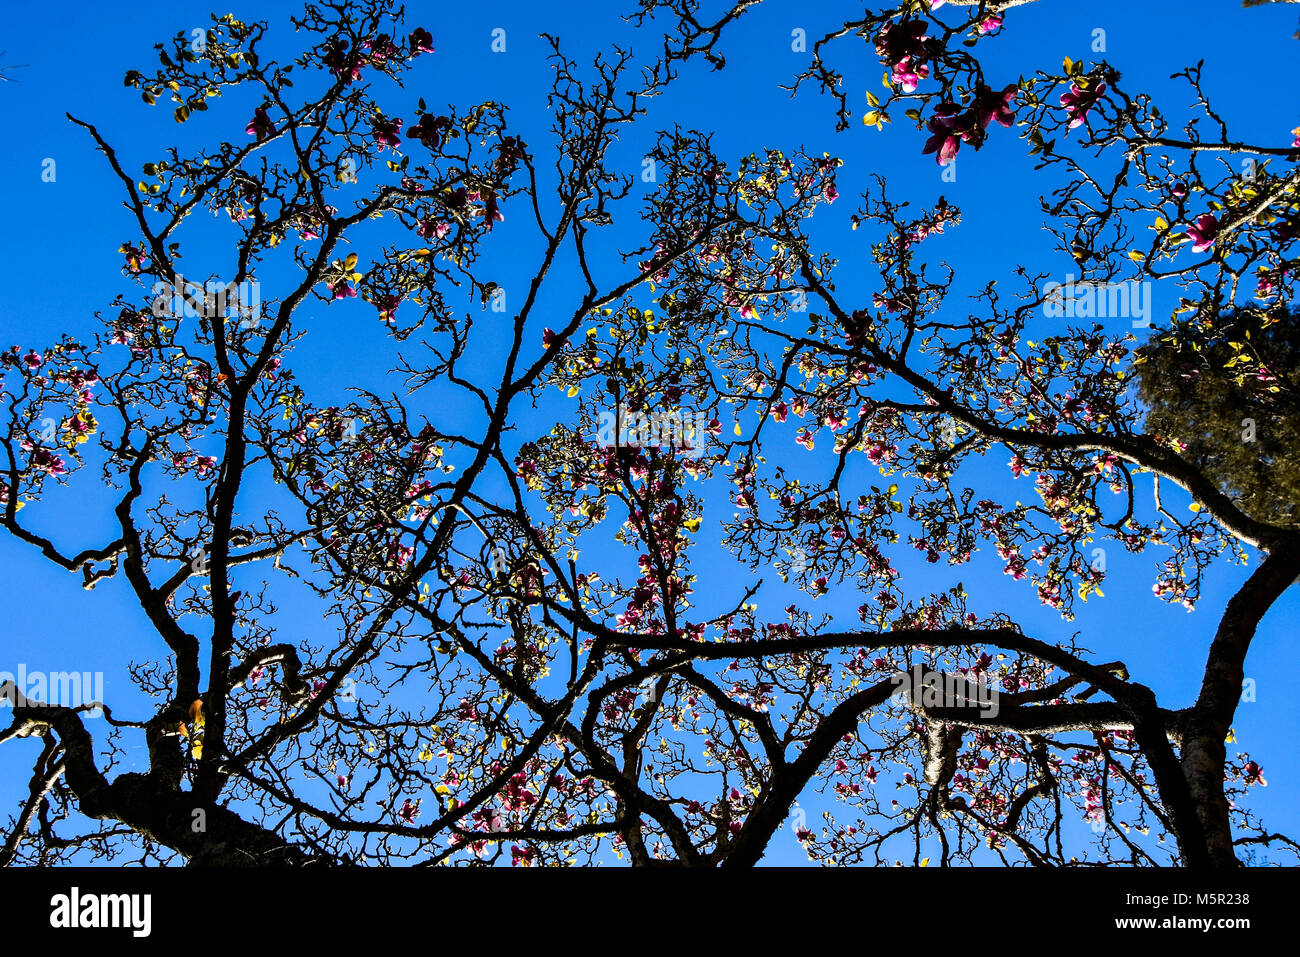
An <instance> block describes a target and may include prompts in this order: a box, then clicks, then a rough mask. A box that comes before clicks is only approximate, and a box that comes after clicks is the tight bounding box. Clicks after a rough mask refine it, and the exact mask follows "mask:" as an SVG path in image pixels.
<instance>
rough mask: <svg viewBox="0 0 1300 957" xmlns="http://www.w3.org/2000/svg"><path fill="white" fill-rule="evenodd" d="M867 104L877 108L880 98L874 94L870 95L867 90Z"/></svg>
mask: <svg viewBox="0 0 1300 957" xmlns="http://www.w3.org/2000/svg"><path fill="white" fill-rule="evenodd" d="M867 103H868V104H869V105H871V106H879V105H880V97H878V96H876V94H874V93H872V92H871V91H870V90H867Z"/></svg>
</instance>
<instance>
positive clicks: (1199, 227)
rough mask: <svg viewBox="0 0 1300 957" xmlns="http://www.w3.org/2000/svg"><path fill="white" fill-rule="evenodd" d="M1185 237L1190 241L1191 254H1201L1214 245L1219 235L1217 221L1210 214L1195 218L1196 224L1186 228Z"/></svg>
mask: <svg viewBox="0 0 1300 957" xmlns="http://www.w3.org/2000/svg"><path fill="white" fill-rule="evenodd" d="M1187 235H1188V236H1189V237H1191V240H1192V252H1194V253H1203V252H1205V250H1207V249H1209V248H1210V247H1211V246H1213V245H1214V242H1215V240H1216V239H1217V238H1218V235H1219V221H1218V220H1217V219H1215V218H1214V215H1213V214H1211V213H1203V214H1201V215H1200V216H1198V217H1196V222H1195V223H1194V224H1193V225H1191V226H1188V227H1187Z"/></svg>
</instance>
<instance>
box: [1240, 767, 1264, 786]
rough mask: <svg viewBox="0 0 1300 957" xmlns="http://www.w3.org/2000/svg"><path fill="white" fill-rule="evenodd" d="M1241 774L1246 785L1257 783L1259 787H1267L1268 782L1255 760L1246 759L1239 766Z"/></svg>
mask: <svg viewBox="0 0 1300 957" xmlns="http://www.w3.org/2000/svg"><path fill="white" fill-rule="evenodd" d="M1241 776H1242V779H1243V780H1244V781H1245V782H1246V784H1247V785H1248V786H1249V785H1251V784H1258V785H1259V786H1260V787H1265V788H1266V787H1268V782H1267V781H1265V780H1264V769H1263V768H1262V767H1260V765H1259V764H1258V763H1257V762H1255V761H1247V762H1246V763H1245V764H1243V765H1242V766H1241Z"/></svg>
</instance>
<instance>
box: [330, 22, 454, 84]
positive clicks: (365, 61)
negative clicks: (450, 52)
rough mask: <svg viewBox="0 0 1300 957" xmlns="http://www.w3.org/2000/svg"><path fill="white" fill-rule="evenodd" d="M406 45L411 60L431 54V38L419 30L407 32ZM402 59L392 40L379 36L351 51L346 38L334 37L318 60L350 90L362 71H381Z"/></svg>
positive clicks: (401, 53)
mask: <svg viewBox="0 0 1300 957" xmlns="http://www.w3.org/2000/svg"><path fill="white" fill-rule="evenodd" d="M407 44H408V46H409V47H410V56H411V57H416V56H419V55H420V54H421V53H432V52H434V50H433V36H432V35H431V34H430V33H429V31H428V30H425V29H424V28H423V27H417V28H416V29H414V30H412V31H411V35H410V36H409V37H408V38H407ZM403 56H404V53H403V51H402V49H401V47H399V46H397V44H396V43H394V42H393V39H392V37H390V36H388V35H387V34H383V33H381V34H379V35H378V36H375V37H372V38H370V39H368V40H363V41H362V42H361V43H360V44H359V45H358V46H356V47H351V48H350V44H349V42H348V40H347V38H346V37H336V38H334V39H332V40H331V41H330V42H329V44H328V45H327V47H326V50H325V55H324V56H323V57H322V58H321V60H322V62H323V63H324V64H325V66H327V67H328V68H329V71H330V73H332V74H333V75H334V76H336V77H338V78H339V79H341V80H342V81H343V85H344V86H350V85H351V84H352V83H354V82H356V81H357V80H359V79H360V78H361V69H362V67H365V66H371V67H374V68H376V69H383V68H384V67H385V66H387V65H388V62H389V61H390V60H397V59H401V58H403Z"/></svg>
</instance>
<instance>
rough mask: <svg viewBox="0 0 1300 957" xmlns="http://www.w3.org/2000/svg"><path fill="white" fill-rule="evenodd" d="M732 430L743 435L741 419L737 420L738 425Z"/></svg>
mask: <svg viewBox="0 0 1300 957" xmlns="http://www.w3.org/2000/svg"><path fill="white" fill-rule="evenodd" d="M732 431H733V432H735V433H736V434H737V435H742V434H743V433H742V432H741V431H740V422H739V421H737V422H736V427H735V428H734V429H732Z"/></svg>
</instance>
